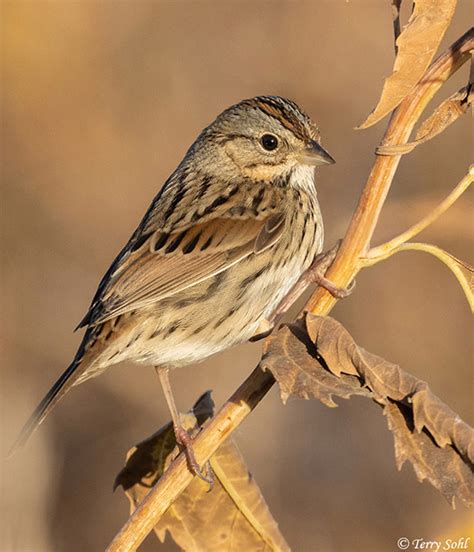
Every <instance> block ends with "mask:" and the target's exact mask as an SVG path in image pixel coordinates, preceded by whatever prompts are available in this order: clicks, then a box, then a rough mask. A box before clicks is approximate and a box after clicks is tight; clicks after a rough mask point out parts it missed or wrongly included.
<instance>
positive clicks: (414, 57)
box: [358, 0, 456, 129]
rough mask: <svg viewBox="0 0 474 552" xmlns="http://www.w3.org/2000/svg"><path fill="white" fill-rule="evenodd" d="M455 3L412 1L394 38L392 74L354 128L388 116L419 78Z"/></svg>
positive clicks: (439, 38) (431, 55) (449, 0)
mask: <svg viewBox="0 0 474 552" xmlns="http://www.w3.org/2000/svg"><path fill="white" fill-rule="evenodd" d="M455 9H456V0H416V2H415V6H414V9H413V13H412V15H411V17H410V19H409V21H408V25H407V26H406V27H405V28H404V29H403V31H402V33H401V34H400V36H399V37H398V39H397V42H396V44H397V48H398V53H397V57H396V59H395V65H394V67H393V73H392V74H391V75H390V76H389V77H387V79H386V80H385V83H384V86H383V90H382V95H381V97H380V100H379V102H378V104H377V106H376V108H375V109H374V110H373V111H372V113H371V114H370V115H369V116H368V117H367V119H366V120H365V121H364V122H363V123H362V124H361V125H360V126H359V127H358V128H359V129H363V128H368V127H370V126H372V125H374V124H375V123H377V122H378V121H380V120H381V119H383V117H385V116H386V115H388V113H390V112H391V111H392V110H393V109H395V108H396V107H397V106H398V105H399V104H400V103H401V102H402V101H403V99H404V98H405V97H406V96H407V95H408V94H409V93H410V91H411V90H412V88H413V87H414V86H415V85H416V84H417V83H418V82H419V81H420V79H421V78H422V77H423V75H424V73H425V71H426V69H427V68H428V66H429V64H430V63H431V60H432V59H433V56H434V55H435V53H436V50H437V49H438V46H439V44H440V42H441V40H442V38H443V36H444V33H445V32H446V29H447V28H448V26H449V23H450V21H451V19H452V17H453V15H454V11H455Z"/></svg>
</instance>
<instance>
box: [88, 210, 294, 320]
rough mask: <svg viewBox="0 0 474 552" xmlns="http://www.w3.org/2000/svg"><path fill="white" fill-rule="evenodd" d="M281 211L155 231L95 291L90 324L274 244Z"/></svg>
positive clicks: (183, 286)
mask: <svg viewBox="0 0 474 552" xmlns="http://www.w3.org/2000/svg"><path fill="white" fill-rule="evenodd" d="M283 222H284V215H283V214H281V213H276V214H275V213H271V212H270V214H269V216H267V217H266V218H262V217H261V215H260V216H258V217H256V216H255V217H252V218H250V217H249V218H246V219H242V218H241V217H239V218H238V219H235V218H223V217H218V218H215V219H212V220H209V221H206V222H203V223H201V224H193V225H189V226H188V227H187V228H182V227H181V228H179V230H177V231H175V232H170V233H164V232H162V231H160V230H157V231H155V232H154V233H151V234H149V235H148V236H147V238H146V239H143V240H141V243H140V247H139V248H138V249H136V250H134V251H132V252H131V253H129V254H128V255H126V256H125V257H124V259H123V261H122V262H121V263H120V264H119V266H118V267H117V269H116V270H115V272H113V273H112V274H111V275H110V279H109V281H108V282H107V285H106V287H105V289H104V291H103V293H102V295H101V297H100V310H98V309H97V306H98V305H95V306H93V308H95V314H94V316H93V317H91V320H90V322H89V323H90V324H91V325H95V324H99V323H102V322H105V321H106V320H109V319H111V318H114V317H116V316H119V315H120V314H124V313H126V312H130V311H132V310H136V309H139V308H143V307H147V306H149V305H152V304H153V303H156V302H157V301H159V300H161V299H164V298H167V297H171V296H173V295H175V294H176V293H179V292H180V291H183V290H185V289H187V288H189V287H192V286H194V285H196V284H198V283H200V282H202V281H204V280H207V279H208V278H211V277H212V276H214V275H216V274H218V273H220V272H222V271H224V270H227V269H228V268H230V267H231V266H232V265H234V264H235V263H237V262H239V261H241V260H242V259H244V258H245V257H248V256H249V255H252V254H258V253H261V252H262V251H264V250H266V249H268V248H269V247H271V246H272V245H274V244H275V243H276V242H277V241H278V239H279V238H280V236H281V234H282V232H283V228H284V224H283Z"/></svg>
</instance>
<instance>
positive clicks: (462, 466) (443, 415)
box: [262, 314, 474, 505]
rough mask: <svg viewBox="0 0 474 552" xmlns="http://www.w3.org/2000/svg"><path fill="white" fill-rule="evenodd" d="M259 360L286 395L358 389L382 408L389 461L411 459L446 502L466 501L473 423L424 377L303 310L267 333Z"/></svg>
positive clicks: (473, 496)
mask: <svg viewBox="0 0 474 552" xmlns="http://www.w3.org/2000/svg"><path fill="white" fill-rule="evenodd" d="M262 368H263V369H266V370H270V371H271V372H272V374H273V375H274V376H275V379H276V380H277V381H278V384H279V385H280V392H281V395H282V399H283V400H284V401H285V400H286V399H287V397H288V395H290V394H293V395H296V396H298V397H303V398H310V397H316V398H318V399H320V400H321V401H322V402H324V403H325V404H327V405H328V406H334V405H335V403H334V401H333V399H332V396H333V395H334V396H339V397H343V398H348V397H350V396H351V395H354V394H357V395H363V396H366V397H370V398H372V400H374V401H376V402H377V403H378V404H380V405H381V406H382V407H383V408H384V412H385V414H386V416H387V420H388V422H389V429H390V430H391V431H392V432H393V433H394V439H395V456H396V460H397V466H398V467H401V466H402V465H403V463H404V462H405V460H407V459H408V460H410V462H411V463H412V464H413V467H414V469H415V472H416V474H417V476H418V479H419V480H420V481H421V480H423V479H425V478H426V479H428V481H430V483H431V484H432V485H433V486H434V487H435V488H437V489H438V490H439V491H440V492H441V493H442V494H443V496H445V497H446V499H447V500H449V502H451V503H453V500H454V498H455V497H457V498H458V499H459V500H461V501H462V502H464V503H465V504H466V505H471V504H474V475H473V473H472V465H473V462H474V430H473V429H472V428H471V427H469V426H468V425H467V424H466V423H465V422H463V421H462V420H461V419H460V418H459V416H458V415H457V414H456V413H455V412H453V411H452V410H451V409H450V408H449V407H448V406H447V405H445V404H444V403H443V402H442V401H441V400H440V399H439V398H438V397H436V396H435V395H434V394H433V393H432V392H431V390H430V389H429V387H428V385H427V384H426V383H425V382H424V381H422V380H420V379H418V378H416V377H415V376H412V375H411V374H409V373H407V372H405V371H404V370H402V369H401V368H400V367H399V366H397V365H396V364H392V363H390V362H388V361H386V360H384V359H383V358H381V357H379V356H377V355H374V354H372V353H369V352H368V351H365V350H364V349H362V348H361V347H359V346H358V345H356V343H355V342H354V340H353V338H352V337H351V336H350V334H349V333H348V332H347V330H345V328H344V327H343V326H342V325H341V324H340V323H339V322H337V321H336V320H334V319H333V318H330V317H322V316H315V315H311V314H307V315H306V318H305V319H303V320H300V321H299V322H298V323H297V324H293V325H291V326H289V327H285V328H283V329H281V330H280V331H279V332H278V334H276V335H275V336H273V337H272V338H271V339H270V341H269V344H268V346H267V349H266V351H265V355H264V357H263V358H262Z"/></svg>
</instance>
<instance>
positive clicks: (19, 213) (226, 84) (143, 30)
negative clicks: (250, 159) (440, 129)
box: [0, 0, 474, 552]
mask: <svg viewBox="0 0 474 552" xmlns="http://www.w3.org/2000/svg"><path fill="white" fill-rule="evenodd" d="M2 10H3V14H2V53H3V58H2V85H3V86H2V95H3V97H2V111H3V114H2V134H1V138H2V144H1V152H2V158H3V159H2V238H3V247H2V255H3V261H2V328H3V339H2V344H3V352H2V360H3V362H2V373H1V374H2V380H1V382H2V383H1V390H2V400H1V422H2V430H1V432H2V447H3V449H4V450H5V449H8V447H9V446H10V445H11V443H12V441H13V440H14V438H15V436H16V434H17V433H18V431H19V429H20V427H21V425H22V424H23V422H24V421H25V419H26V417H27V416H28V415H29V414H30V413H31V411H32V409H33V408H34V407H35V406H36V404H37V403H38V401H39V400H40V399H41V397H42V396H43V394H44V393H45V392H46V391H47V390H48V389H49V387H50V385H51V384H52V383H53V382H54V381H55V380H56V378H57V377H58V376H59V375H60V374H61V373H62V371H63V370H64V369H65V367H66V366H67V365H68V364H69V362H70V360H71V358H72V357H73V355H74V353H75V350H76V347H77V346H78V344H79V340H80V336H79V335H77V334H73V333H72V329H73V328H74V327H75V326H76V324H77V323H78V322H79V320H80V319H81V318H82V316H83V314H84V312H85V311H86V309H87V307H88V305H89V302H90V300H91V297H92V295H93V293H94V291H95V289H96V286H97V284H98V281H99V279H100V278H101V276H102V274H103V273H104V272H105V270H106V269H107V268H108V266H109V264H110V262H111V261H112V259H113V257H114V256H115V254H116V253H117V252H118V251H119V249H120V248H121V247H122V246H123V244H124V243H125V241H126V240H127V239H128V237H129V235H130V234H131V232H132V231H133V229H134V228H135V226H136V225H137V223H138V221H139V219H140V218H141V216H142V214H143V213H144V211H145V209H146V208H147V206H148V204H149V202H150V201H151V199H152V198H153V196H154V195H155V194H156V193H157V191H158V190H159V188H160V187H161V185H162V184H163V182H164V181H165V179H166V178H167V176H168V175H169V174H170V173H171V172H172V171H173V170H174V168H175V167H176V165H177V164H178V162H179V161H180V160H181V158H182V156H183V155H184V153H185V151H186V149H187V148H188V146H189V145H190V144H191V142H192V141H193V140H194V139H195V137H196V136H197V134H198V133H199V131H200V130H201V129H202V128H203V127H204V126H205V125H207V124H208V123H209V122H210V121H212V120H213V119H214V117H215V116H216V115H217V114H218V113H219V112H220V111H222V110H223V109H224V108H226V107H227V106H229V105H230V104H232V103H235V102H237V101H239V100H241V99H242V98H245V97H251V96H254V95H257V94H279V95H284V96H287V97H289V98H292V99H293V100H295V101H296V102H297V103H298V104H300V105H301V106H302V107H303V108H304V109H305V110H306V111H307V112H308V113H309V114H310V115H311V116H312V117H313V118H314V120H315V121H317V123H318V124H319V126H320V127H321V130H322V136H323V144H324V146H325V147H326V148H327V149H328V151H329V152H330V153H331V155H333V156H334V157H335V158H336V160H337V164H336V165H335V166H333V167H328V168H325V169H322V170H321V171H320V173H319V178H318V180H319V186H318V191H319V198H320V202H321V205H322V210H323V215H324V218H325V226H326V235H327V240H326V245H327V246H330V245H332V244H333V243H334V242H335V241H336V240H337V239H338V238H340V237H341V236H342V235H343V234H344V231H345V228H346V226H347V223H348V221H349V218H350V216H351V213H352V212H353V209H354V207H355V205H356V202H357V199H358V197H359V194H360V191H361V189H362V187H363V185H364V183H365V180H366V178H367V175H368V172H369V171H370V167H371V165H372V162H373V159H374V156H373V152H374V148H375V146H376V145H377V144H378V142H379V140H380V137H381V135H382V133H383V131H384V129H385V127H386V121H383V122H382V123H380V124H379V125H377V126H376V127H375V128H371V129H369V130H366V131H354V130H353V129H354V127H355V126H356V125H357V124H359V123H361V122H362V120H363V119H364V118H365V117H366V115H367V114H368V113H369V112H370V110H371V109H372V108H373V107H374V105H375V104H376V101H377V100H378V97H379V94H380V91H381V87H382V83H383V79H384V77H385V76H387V75H388V74H389V73H390V72H391V68H392V65H393V38H392V20H391V6H390V2H389V0H385V1H381V0H372V1H370V0H367V1H343V0H333V1H322V0H313V1H309V2H294V1H291V2H290V1H288V2H277V1H271V2H263V1H257V2H255V1H254V2H243V1H240V2H230V1H218V0H214V1H212V2H198V1H193V2H184V1H183V2H178V1H175V2H165V1H154V2H153V1H135V2H132V1H131V0H130V1H128V2H127V1H122V2H98V1H97V2H86V1H83V2H72V1H71V2H70V1H62V2H60V1H51V2H43V1H34V2H24V1H16V2H2ZM407 10H408V6H407V7H406V11H405V12H404V15H405V16H406V15H407ZM470 15H472V5H470V3H469V2H468V1H467V0H461V1H460V2H459V4H458V9H457V13H456V15H455V18H454V21H453V23H452V25H451V27H450V29H449V30H448V33H447V35H446V37H445V39H444V41H443V46H442V47H443V49H444V48H445V47H446V46H447V45H449V44H450V43H451V42H453V41H454V40H455V39H456V38H458V36H460V35H461V34H462V33H463V32H465V30H466V29H467V26H468V24H467V21H468V20H469V18H470V17H469V16H470ZM467 70H468V68H467V67H465V68H463V70H462V71H461V72H460V73H459V74H458V75H456V77H455V78H454V79H452V81H450V83H449V84H448V86H446V87H445V88H444V89H443V90H442V92H441V94H440V95H439V96H438V97H437V98H436V100H435V102H434V105H436V104H437V103H438V102H439V101H440V100H441V99H442V98H444V97H446V96H447V95H449V94H450V93H452V92H453V91H454V90H456V89H457V88H460V87H461V86H463V85H464V84H465V82H466V81H467ZM434 105H432V106H430V108H433V107H434ZM469 118H470V117H469V116H465V117H464V118H463V119H462V120H460V121H458V122H457V123H456V124H455V125H453V126H452V127H450V128H449V129H448V131H447V132H445V133H444V134H442V135H441V136H440V137H437V138H436V139H434V140H433V141H432V142H430V143H428V144H426V145H423V146H421V147H419V148H418V149H416V150H415V151H414V152H413V153H412V154H410V155H409V156H407V157H406V158H405V159H403V160H402V163H401V166H400V169H399V171H398V173H397V176H396V178H395V181H394V184H393V188H392V191H391V192H390V196H389V198H388V201H387V203H386V207H385V209H384V211H383V213H382V217H381V220H380V224H379V227H378V229H377V234H376V240H375V242H380V241H381V240H383V239H387V238H389V237H391V236H392V235H394V234H395V233H398V232H400V231H402V230H404V229H405V228H406V227H407V226H409V225H410V224H412V223H414V222H415V221H417V220H418V219H419V218H420V217H421V216H423V215H424V214H426V213H427V212H428V211H429V210H430V209H431V208H432V207H433V206H434V205H435V204H436V203H437V202H438V201H439V200H440V199H441V198H443V197H444V196H445V195H447V193H448V192H449V191H450V189H451V188H452V187H453V186H454V185H455V184H456V183H457V182H458V181H459V180H460V178H461V177H462V176H463V175H464V174H465V171H466V168H467V166H468V165H469V163H470V161H471V160H470V157H469V155H470V152H471V146H472V135H471V121H470V120H469ZM468 202H469V198H468V197H463V198H462V199H461V200H460V201H459V202H458V203H457V204H456V205H455V206H454V207H453V208H452V209H451V210H450V211H449V212H448V213H446V214H445V215H444V216H443V217H442V218H441V219H440V220H439V221H437V222H436V224H435V225H434V226H433V227H432V228H431V229H429V230H428V231H426V232H425V233H424V235H423V236H422V238H423V239H424V240H425V241H431V242H433V243H436V244H438V245H440V246H441V247H443V248H445V249H447V250H448V251H450V252H451V253H453V254H454V255H456V256H458V257H460V258H462V259H465V260H467V261H469V260H471V261H472V246H473V244H472V240H471V239H470V238H468V237H467V234H468V230H469V223H468V220H469V218H470V217H469V207H470V206H469V204H468ZM471 207H472V204H471ZM471 213H472V211H471ZM333 315H334V316H335V317H336V318H337V319H338V320H340V321H341V322H342V323H343V324H344V325H345V326H346V327H347V329H348V330H349V331H350V332H351V333H352V335H353V336H354V338H355V339H356V340H357V341H358V343H359V344H360V345H362V346H363V347H365V348H366V349H368V350H370V351H372V352H374V353H377V354H378V355H381V356H383V357H385V358H387V359H388V360H390V361H392V362H396V363H399V364H400V365H401V366H402V367H403V368H404V369H406V370H408V371H409V372H411V373H413V374H415V375H416V376H418V377H420V378H422V379H424V380H427V381H428V382H429V384H430V385H431V387H432V389H433V390H434V392H435V393H437V394H438V395H439V396H440V397H441V399H442V400H444V401H445V402H446V403H447V404H448V405H450V406H451V407H452V408H453V409H454V410H456V411H457V412H458V413H459V414H460V415H461V417H462V418H463V419H464V420H466V421H467V422H469V423H471V424H472V422H473V421H474V416H473V414H474V412H473V408H472V404H473V403H472V383H473V380H472V372H471V370H470V368H471V360H470V359H471V353H472V348H471V341H470V327H471V317H470V312H469V308H468V305H467V302H466V300H465V298H464V296H463V293H462V291H461V289H460V287H459V285H458V284H457V282H456V280H455V278H454V277H453V276H452V274H451V273H450V272H449V271H448V270H447V268H446V267H445V266H444V265H442V264H440V263H439V262H438V261H437V260H436V259H434V258H431V257H429V256H427V255H425V254H423V253H415V252H408V253H402V254H400V255H398V256H395V257H392V258H391V259H390V260H388V261H387V262H385V263H382V264H380V265H378V266H376V267H374V268H372V269H370V270H366V271H364V272H362V273H361V274H360V275H359V277H358V280H357V289H356V291H355V293H354V294H353V295H352V296H351V297H350V298H348V299H346V300H344V301H341V302H339V304H338V305H337V307H336V309H335V310H334V311H333ZM259 355H260V345H259V344H253V345H250V344H249V345H245V346H241V347H238V348H236V349H235V350H231V351H228V352H226V353H223V354H220V355H218V356H216V357H215V358H212V359H211V360H209V361H208V362H206V363H204V364H202V365H199V366H191V367H188V368H184V369H181V370H179V371H176V372H174V373H173V374H172V385H173V387H174V390H175V395H176V397H177V401H178V404H179V406H180V408H181V410H183V411H184V410H187V409H188V408H189V407H190V406H191V405H192V403H193V402H194V401H195V399H196V398H197V397H198V396H199V395H200V394H201V393H202V392H203V391H204V390H206V389H213V390H214V395H213V396H214V399H215V401H216V404H217V405H220V404H222V402H223V401H224V400H225V399H226V398H227V397H228V396H229V395H230V394H231V393H232V392H233V391H234V389H235V388H236V387H237V386H238V385H239V384H240V383H241V382H242V381H243V380H244V378H245V377H246V376H247V375H248V374H249V373H250V371H251V370H252V368H253V367H254V365H255V364H256V362H257V361H258V359H259ZM167 419H168V411H167V408H166V405H165V403H164V399H163V395H162V391H161V388H160V385H159V382H158V381H157V378H156V375H155V373H154V370H153V369H152V368H149V369H148V368H139V367H136V366H133V365H120V366H116V367H113V368H112V369H110V370H109V371H108V372H107V373H106V374H105V375H103V376H101V377H100V378H97V379H94V380H91V381H89V382H87V383H86V384H85V385H83V386H80V387H78V388H75V389H74V390H73V392H71V393H70V394H68V396H67V397H66V399H65V400H64V401H63V402H61V404H60V405H59V407H58V408H57V409H56V410H54V413H53V414H52V415H51V416H50V417H49V418H48V419H47V421H46V423H45V424H44V425H43V426H42V427H41V428H40V430H39V431H38V432H37V433H36V434H35V436H34V437H33V439H32V440H31V442H30V443H29V444H28V446H27V448H26V449H24V450H23V451H22V452H21V453H20V454H18V455H17V456H15V457H14V458H11V459H7V460H2V461H1V470H2V481H1V488H0V494H1V505H0V519H1V523H2V536H1V538H0V550H2V551H3V550H5V551H34V552H43V551H44V552H46V551H68V552H82V551H84V550H103V549H104V548H105V547H106V545H107V544H108V543H109V542H110V540H111V539H112V537H113V536H114V534H115V533H116V532H117V531H118V529H119V528H120V527H121V525H122V523H123V522H124V521H125V520H126V518H127V516H128V501H127V499H126V498H125V496H124V495H123V494H122V492H121V491H120V490H119V491H116V492H115V494H113V493H112V484H113V481H114V478H115V475H116V474H117V472H118V471H119V470H120V468H121V467H122V465H123V462H124V458H125V454H126V452H127V450H128V449H129V448H130V447H131V446H132V445H133V444H135V443H137V442H138V441H140V440H142V439H143V438H145V437H147V436H148V435H149V434H151V433H152V432H154V431H155V430H156V429H157V428H158V427H160V426H162V425H163V424H164V423H165V422H166V421H167ZM236 439H237V441H238V443H239V446H240V448H241V450H242V452H243V454H244V456H245V457H246V459H247V462H248V465H249V468H250V470H251V471H252V473H253V475H254V476H255V478H256V480H257V481H258V482H259V484H260V486H261V488H262V490H263V493H264V495H265V497H266V499H267V501H268V503H269V506H270V508H271V510H272V512H273V514H274V516H275V518H276V519H277V521H278V522H279V524H280V527H281V530H282V532H283V534H284V535H285V536H286V538H287V540H288V542H289V543H290V545H291V546H292V547H293V550H295V551H310V552H311V551H316V550H318V551H319V550H321V551H324V552H332V551H343V552H344V551H352V550H365V551H367V552H385V551H387V552H390V551H395V550H396V549H397V548H396V541H397V539H398V538H399V537H402V536H406V537H408V538H417V537H420V538H424V539H427V540H430V539H431V540H432V539H436V538H438V537H442V536H444V535H451V536H452V537H453V538H454V537H455V538H458V537H461V536H465V535H466V531H467V525H468V521H469V518H468V514H467V512H466V510H464V509H463V507H462V506H458V509H457V510H456V511H453V510H451V508H450V506H449V505H448V503H447V502H446V501H445V500H444V499H443V498H442V497H441V495H439V494H438V493H437V491H435V490H434V489H433V488H432V487H431V486H430V485H429V484H428V483H423V484H420V483H418V482H417V480H416V477H415V475H414V472H413V470H412V468H411V467H410V466H409V465H406V466H405V467H404V468H403V470H402V471H401V472H400V473H399V472H397V470H396V468H395V461H394V453H393V442H392V437H391V435H390V433H389V432H388V430H387V427H386V421H385V419H384V418H383V416H382V415H381V411H380V409H379V408H378V407H377V406H375V405H374V404H371V403H369V402H368V401H364V400H363V399H352V400H350V401H342V402H341V404H340V407H339V408H336V409H329V408H327V407H325V406H323V405H322V404H320V403H319V402H316V401H302V400H297V399H293V400H290V401H289V402H288V404H287V405H286V406H283V405H282V403H281V401H280V398H279V395H278V390H277V388H276V387H274V388H273V389H272V391H271V392H270V394H269V395H268V396H267V397H266V398H265V400H264V401H263V402H262V403H261V404H260V405H259V406H258V408H257V409H256V411H255V412H254V413H253V414H252V416H250V417H249V419H248V420H247V421H246V422H245V423H244V424H243V425H242V426H241V428H240V429H239V430H238V431H237V434H236ZM2 457H3V456H2ZM141 550H144V551H151V550H163V551H174V550H177V548H176V547H175V545H174V544H173V543H172V542H171V540H170V539H168V541H167V542H166V543H165V544H164V545H159V544H158V541H156V539H155V537H154V536H153V535H152V536H151V537H149V538H148V539H147V541H146V542H145V544H144V545H143V547H142V548H141Z"/></svg>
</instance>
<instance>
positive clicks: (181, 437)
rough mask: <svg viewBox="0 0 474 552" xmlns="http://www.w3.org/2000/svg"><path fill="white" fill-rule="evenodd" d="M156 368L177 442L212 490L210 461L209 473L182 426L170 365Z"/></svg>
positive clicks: (212, 480)
mask: <svg viewBox="0 0 474 552" xmlns="http://www.w3.org/2000/svg"><path fill="white" fill-rule="evenodd" d="M155 370H156V372H157V374H158V377H159V378H160V382H161V386H162V388H163V393H164V395H165V399H166V403H167V404H168V408H169V410H170V412H171V418H172V419H173V429H174V435H175V438H176V443H177V444H178V447H180V448H181V449H182V450H183V451H184V453H185V455H186V460H187V462H188V467H189V469H190V471H191V472H192V473H193V474H194V475H197V476H198V477H199V479H202V480H203V481H205V482H206V483H209V485H210V489H209V490H211V489H212V488H213V487H214V474H213V472H212V468H211V465H210V463H209V462H207V463H206V466H205V468H206V472H207V475H206V474H204V472H203V471H202V470H201V468H200V466H199V464H198V463H197V460H196V456H195V455H194V449H193V439H192V437H191V436H190V435H189V433H188V432H187V431H186V429H185V428H184V427H183V426H182V424H181V420H180V416H179V412H178V409H177V408H176V403H175V400H174V395H173V391H172V390H171V385H170V379H169V367H168V366H155Z"/></svg>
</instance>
